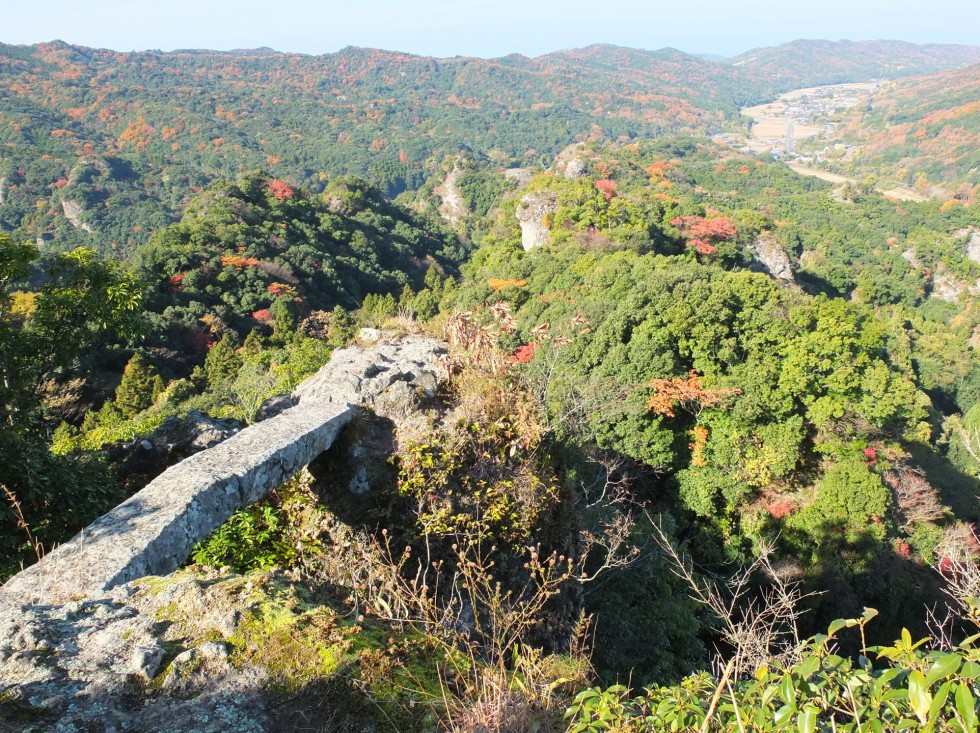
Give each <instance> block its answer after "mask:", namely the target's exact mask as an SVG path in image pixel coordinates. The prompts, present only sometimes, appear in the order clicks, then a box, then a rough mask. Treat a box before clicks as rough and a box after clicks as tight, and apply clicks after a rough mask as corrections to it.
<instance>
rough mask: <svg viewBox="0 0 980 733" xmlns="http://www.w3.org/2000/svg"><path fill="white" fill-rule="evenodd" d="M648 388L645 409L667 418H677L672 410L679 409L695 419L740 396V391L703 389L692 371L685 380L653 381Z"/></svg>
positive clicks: (674, 378)
mask: <svg viewBox="0 0 980 733" xmlns="http://www.w3.org/2000/svg"><path fill="white" fill-rule="evenodd" d="M650 387H651V388H652V389H653V394H652V395H650V401H649V402H648V403H647V409H648V410H651V411H653V412H655V413H657V414H658V415H665V416H667V417H677V413H676V412H674V409H675V408H677V407H679V408H680V409H682V410H684V411H685V412H687V413H689V414H691V415H693V416H694V417H695V418H697V417H699V416H700V415H701V412H702V411H703V410H704V409H705V408H706V407H717V406H718V405H721V404H722V403H723V402H724V401H725V398H726V397H730V396H732V395H739V394H742V390H740V389H705V388H704V387H703V386H702V385H701V377H700V375H699V374H698V373H697V372H695V371H694V370H693V369H692V370H691V371H690V372H688V375H687V377H686V378H682V377H671V378H670V379H654V380H653V381H651V382H650Z"/></svg>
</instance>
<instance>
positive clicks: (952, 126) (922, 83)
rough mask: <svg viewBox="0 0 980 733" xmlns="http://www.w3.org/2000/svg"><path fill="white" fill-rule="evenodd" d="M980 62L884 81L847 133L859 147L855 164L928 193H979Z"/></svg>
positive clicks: (968, 195) (972, 195)
mask: <svg viewBox="0 0 980 733" xmlns="http://www.w3.org/2000/svg"><path fill="white" fill-rule="evenodd" d="M978 88H980V65H975V66H971V67H969V68H966V69H959V70H956V71H946V72H943V73H940V74H930V75H928V76H917V77H914V78H911V79H903V80H901V81H896V82H894V83H889V84H885V85H883V86H882V87H881V88H880V89H879V90H878V91H877V92H875V94H874V95H873V96H872V98H871V102H870V106H869V109H867V110H866V111H865V112H864V113H863V114H861V115H860V116H859V117H858V118H856V119H855V121H854V122H853V123H852V124H851V125H850V126H848V127H847V128H845V129H844V130H843V131H842V135H843V139H845V140H847V141H848V142H851V143H853V144H855V145H857V146H859V147H858V149H857V153H856V155H855V156H854V157H853V159H852V160H851V161H849V163H850V165H852V166H853V169H854V170H857V171H862V172H872V171H875V172H878V173H879V174H880V175H885V176H893V177H894V178H896V179H898V180H903V181H905V182H906V183H907V184H908V185H911V186H916V187H917V188H918V189H919V190H923V191H929V190H931V188H932V187H933V186H936V185H939V186H943V184H946V188H953V189H955V195H956V198H958V199H961V200H971V201H972V200H975V199H976V197H977V195H978V194H980V188H978V187H980V153H978V151H977V140H978V136H980V99H978V95H977V89H978Z"/></svg>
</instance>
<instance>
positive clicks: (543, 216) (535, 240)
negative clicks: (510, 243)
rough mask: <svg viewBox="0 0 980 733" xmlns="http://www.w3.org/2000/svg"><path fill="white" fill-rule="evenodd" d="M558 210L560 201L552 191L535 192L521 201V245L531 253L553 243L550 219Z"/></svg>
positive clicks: (519, 208)
mask: <svg viewBox="0 0 980 733" xmlns="http://www.w3.org/2000/svg"><path fill="white" fill-rule="evenodd" d="M557 210H558V200H557V197H556V196H555V194H554V193H552V192H551V191H535V192H534V193H529V194H528V195H527V196H525V197H524V198H522V199H521V203H520V205H519V206H518V207H517V221H519V222H520V224H521V244H522V245H523V246H524V250H525V251H527V252H529V251H531V250H532V249H534V248H535V247H540V246H541V245H543V244H547V243H548V242H550V241H551V235H550V234H549V231H550V229H551V224H550V221H549V219H550V217H551V216H552V215H553V214H554V213H555V212H556V211H557Z"/></svg>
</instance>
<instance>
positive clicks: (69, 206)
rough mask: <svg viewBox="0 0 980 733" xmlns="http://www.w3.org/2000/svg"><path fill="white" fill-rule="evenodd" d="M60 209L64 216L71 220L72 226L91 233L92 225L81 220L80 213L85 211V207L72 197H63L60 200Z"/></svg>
mask: <svg viewBox="0 0 980 733" xmlns="http://www.w3.org/2000/svg"><path fill="white" fill-rule="evenodd" d="M61 210H62V211H63V212H64V213H65V218H66V219H67V220H68V221H70V222H71V225H72V226H73V227H75V228H76V229H81V230H82V231H83V232H88V233H89V234H91V233H92V231H93V230H92V227H90V226H89V225H88V224H86V223H85V222H83V221H82V214H83V213H84V212H85V209H84V208H83V207H82V205H81V204H80V203H78V202H77V201H75V200H74V199H64V200H63V201H62V202H61Z"/></svg>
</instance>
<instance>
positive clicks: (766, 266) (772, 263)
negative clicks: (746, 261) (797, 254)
mask: <svg viewBox="0 0 980 733" xmlns="http://www.w3.org/2000/svg"><path fill="white" fill-rule="evenodd" d="M751 249H752V254H754V255H755V258H756V260H758V262H759V265H760V267H761V269H762V270H763V272H765V273H766V274H767V275H769V276H770V277H773V278H775V279H776V280H781V281H782V282H793V266H792V264H791V263H790V261H789V255H787V254H786V250H785V249H783V246H782V244H780V243H779V240H778V239H776V238H775V237H774V236H772V235H771V234H766V233H762V234H760V235H759V236H758V238H756V240H755V242H753V243H752V247H751Z"/></svg>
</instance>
